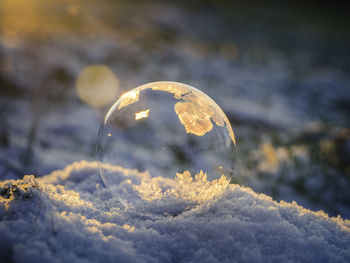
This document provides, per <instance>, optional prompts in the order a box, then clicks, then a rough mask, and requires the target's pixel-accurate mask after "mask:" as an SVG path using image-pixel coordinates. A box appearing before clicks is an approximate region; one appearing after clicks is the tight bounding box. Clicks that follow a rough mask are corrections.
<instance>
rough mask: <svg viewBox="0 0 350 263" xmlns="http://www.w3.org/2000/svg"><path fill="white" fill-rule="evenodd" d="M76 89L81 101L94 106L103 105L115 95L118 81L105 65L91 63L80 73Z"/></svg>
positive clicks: (111, 100) (112, 99)
mask: <svg viewBox="0 0 350 263" xmlns="http://www.w3.org/2000/svg"><path fill="white" fill-rule="evenodd" d="M76 89H77V93H78V96H79V98H80V99H81V100H82V101H84V102H85V103H87V104H89V105H91V106H94V107H103V106H106V105H108V104H110V103H111V102H113V101H114V100H115V98H116V97H117V95H118V93H119V81H118V78H117V77H116V75H115V74H114V73H113V72H112V70H110V69H109V68H108V67H107V66H104V65H93V66H88V67H86V68H84V69H83V71H82V72H81V73H80V75H79V77H78V80H77V83H76Z"/></svg>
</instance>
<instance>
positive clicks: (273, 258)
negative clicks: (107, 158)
mask: <svg viewBox="0 0 350 263" xmlns="http://www.w3.org/2000/svg"><path fill="white" fill-rule="evenodd" d="M109 169H111V170H113V169H114V170H116V171H118V172H120V174H121V176H122V179H123V180H122V183H121V185H120V188H119V189H113V190H116V191H119V192H120V194H122V195H123V196H124V197H125V199H126V200H127V201H128V203H129V204H132V205H130V206H129V207H127V208H125V207H123V206H122V204H121V203H120V202H119V200H118V198H117V197H114V196H113V195H111V193H110V192H109V190H108V189H106V188H105V187H104V186H103V183H102V181H101V179H100V178H99V176H98V172H97V166H96V163H95V162H86V161H81V162H78V163H73V164H72V165H69V166H67V167H66V168H65V169H63V170H58V171H54V172H53V173H51V174H49V175H46V176H44V177H43V178H41V179H38V178H34V177H33V176H25V177H24V178H23V179H22V180H16V181H14V180H7V181H2V182H0V262H5V261H8V262H10V261H11V260H12V261H14V262H348V260H349V258H350V246H349V244H350V221H349V220H343V219H341V218H340V217H337V218H330V217H328V215H327V214H325V213H324V212H322V211H319V212H312V211H310V210H307V209H304V208H302V207H300V206H298V205H297V204H296V203H295V202H293V203H287V202H280V203H277V202H275V201H273V200H272V199H271V198H270V197H268V196H266V195H263V194H257V193H255V192H253V191H252V190H251V189H249V188H244V187H241V186H238V185H228V184H226V182H223V181H215V182H208V181H206V177H205V174H203V173H202V174H199V175H197V176H195V177H194V179H193V178H192V176H191V175H190V174H188V173H184V174H179V175H178V176H177V178H176V179H174V180H173V179H169V178H167V179H165V178H151V177H149V176H147V174H145V173H139V172H137V171H136V170H126V169H123V168H121V167H109ZM214 189H216V190H214ZM214 192H215V193H216V194H213V193H214Z"/></svg>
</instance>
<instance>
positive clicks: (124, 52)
mask: <svg viewBox="0 0 350 263" xmlns="http://www.w3.org/2000/svg"><path fill="white" fill-rule="evenodd" d="M1 2H2V3H1V4H2V6H1V10H0V180H1V189H2V190H1V204H2V206H1V219H0V225H1V229H0V232H1V237H0V238H1V239H2V240H1V242H0V247H1V251H2V252H3V253H0V255H1V256H3V255H4V256H3V257H4V258H6V259H8V258H10V257H13V258H14V259H16V260H17V261H25V260H28V261H30V259H31V257H30V255H32V256H33V257H34V256H36V255H37V256H40V257H41V258H40V259H43V257H47V258H50V257H51V256H55V257H56V256H57V253H61V254H60V255H61V256H58V258H61V259H62V261H68V259H71V258H73V259H74V257H77V258H80V259H82V261H84V260H85V261H87V260H88V259H87V256H89V258H90V259H91V261H94V260H95V259H96V260H95V261H97V257H99V255H103V256H104V257H106V258H107V259H108V258H109V259H110V260H111V261H112V257H113V258H117V256H118V255H119V256H120V257H123V256H125V257H133V258H132V259H134V261H137V260H140V261H142V260H144V259H145V260H148V261H157V260H158V261H166V260H169V261H174V262H176V261H177V258H176V257H175V255H177V256H179V257H180V258H181V259H190V255H191V256H192V258H193V259H195V258H196V257H197V258H201V259H202V260H203V259H208V261H211V259H213V260H214V259H218V260H223V258H220V256H222V257H227V258H230V257H232V258H236V259H240V260H241V261H247V262H252V261H259V258H260V259H262V260H264V259H266V260H267V259H270V260H271V261H283V260H284V259H286V258H289V259H294V261H298V259H299V258H298V257H300V259H301V258H302V259H305V261H306V260H308V261H313V260H314V261H317V260H316V259H320V258H321V256H322V259H324V261H332V260H333V261H335V262H337V261H341V260H342V259H343V261H345V259H346V258H349V255H348V254H346V253H349V249H348V248H347V247H346V242H348V241H349V235H348V230H347V229H348V227H349V223H348V221H345V222H344V221H342V219H340V218H338V219H334V218H333V219H329V218H328V217H327V216H325V215H324V214H323V212H319V213H314V212H309V211H306V210H303V209H302V208H299V207H297V206H296V205H294V204H289V203H292V201H296V202H297V203H298V204H300V205H302V206H303V207H305V208H308V209H311V210H313V211H317V210H322V211H324V212H326V213H327V214H329V215H331V216H337V215H341V217H342V218H345V219H349V218H350V191H348V189H349V188H350V176H349V175H350V129H349V128H350V104H349V101H350V89H349V85H350V77H349V76H350V74H349V73H350V70H349V69H350V60H349V59H348V58H349V55H348V53H349V46H350V39H349V37H348V36H349V35H350V32H349V28H350V26H348V25H349V22H348V14H347V13H346V10H348V8H339V9H337V8H335V6H329V7H326V6H323V5H322V4H318V5H317V7H316V6H314V5H313V4H309V5H305V6H301V5H300V6H299V5H294V4H289V6H288V7H286V6H285V5H284V4H283V5H279V4H267V3H259V1H257V2H256V3H252V4H239V3H238V4H234V5H232V6H230V5H229V6H221V7H220V6H218V5H215V4H214V6H210V5H209V6H208V1H204V2H203V1H200V4H199V2H197V1H195V0H191V1H186V3H181V4H178V3H175V2H174V1H162V2H159V1H147V3H140V2H139V1H123V0H120V1H107V0H101V1H90V0H84V1H83V0H76V1H74V3H72V2H71V1H58V0H52V1H43V0H27V1H20V0H1ZM187 2H189V3H187ZM44 3H45V4H44ZM286 5H287V4H286ZM18 17H21V19H18ZM95 64H102V65H105V66H108V67H109V68H110V69H111V70H112V71H113V72H114V73H115V75H116V77H117V78H118V80H119V83H120V86H119V94H121V93H122V92H125V91H127V90H130V89H132V88H134V87H136V86H139V85H141V84H145V83H148V82H152V81H159V80H171V81H179V82H183V83H186V84H189V85H191V86H194V87H196V88H198V89H200V90H202V91H204V92H206V93H207V94H208V95H209V96H210V97H212V98H213V99H214V100H215V101H216V102H217V103H218V104H219V105H220V106H221V107H222V108H223V110H224V111H225V112H226V113H227V115H228V118H229V119H230V121H231V124H232V127H233V130H234V132H235V137H236V140H237V160H236V173H235V176H234V178H233V180H234V182H235V183H238V184H239V185H242V186H245V187H250V188H251V189H253V191H254V192H256V193H264V194H266V195H267V196H269V197H267V196H265V195H258V194H255V193H254V192H252V191H251V190H247V188H241V187H238V186H236V185H232V186H230V187H229V189H228V190H227V191H226V192H225V194H224V195H223V196H222V197H220V200H215V201H213V200H205V201H203V202H202V203H201V204H200V205H199V206H198V207H195V208H194V209H192V210H189V211H187V209H186V207H188V206H193V205H194V204H193V203H191V202H190V201H189V200H188V199H186V200H187V201H184V200H183V198H180V199H177V198H175V199H173V200H172V199H169V198H167V199H166V202H167V203H162V202H158V201H156V200H155V201H152V202H149V201H146V200H143V199H142V198H138V199H137V200H138V201H137V202H136V203H135V204H136V205H137V207H139V208H140V209H138V210H136V211H135V210H127V211H124V210H122V209H119V208H118V207H119V206H118V202H117V201H116V199H114V198H112V197H111V196H110V194H109V192H108V191H107V190H106V189H105V188H104V187H103V185H102V182H101V181H100V179H99V177H98V175H97V173H96V172H95V170H94V169H95V167H94V164H92V163H90V164H89V165H88V164H87V163H85V164H84V165H81V168H77V167H79V165H75V166H74V167H75V168H74V169H73V170H74V172H72V174H71V172H70V171H65V172H53V174H51V175H50V176H45V175H47V174H50V173H51V172H52V171H55V170H60V169H63V167H65V166H66V165H69V164H71V163H73V162H75V161H81V160H87V161H95V146H96V136H97V131H98V128H99V125H100V123H101V121H102V119H103V116H104V114H105V112H106V110H107V108H108V105H106V106H105V107H101V108H94V107H91V106H89V105H88V104H85V103H84V102H83V101H81V100H80V98H79V97H78V95H77V92H76V80H77V78H78V76H79V74H80V72H81V71H82V70H83V69H84V68H86V67H87V66H89V65H95ZM115 99H117V97H116V98H115ZM146 139H147V138H146ZM152 154H156V153H150V156H151V155H152ZM25 174H33V175H34V177H35V178H31V179H30V178H29V177H26V179H25V180H26V182H24V181H18V182H16V183H15V184H16V185H22V186H21V187H22V188H20V189H19V190H16V189H17V188H18V187H19V186H18V187H12V188H11V189H12V190H9V186H11V185H12V186H13V184H14V183H13V182H9V181H6V180H9V179H20V180H21V179H22V178H23V176H24V175H25ZM54 174H56V175H59V176H58V177H57V178H56V177H55V176H54ZM61 175H62V176H63V177H62V176H61ZM65 175H66V176H65ZM43 176H45V177H44V179H43V180H44V182H46V183H50V184H46V183H44V182H43V181H40V180H39V179H36V178H41V177H43ZM66 177H67V178H66ZM26 184H27V186H25V185H26ZM32 184H35V185H36V186H35V187H33V186H32ZM51 184H54V185H56V184H63V185H64V188H62V187H59V186H53V185H51ZM97 184H98V185H97ZM6 185H8V186H6ZM132 185H133V184H131V185H129V186H130V187H129V188H128V189H129V190H130V191H131V190H132V189H133V187H132ZM145 187H146V185H145ZM24 188H28V193H26V190H24ZM146 188H147V187H146ZM70 190H72V191H73V192H69V193H70V194H67V191H70ZM75 193H79V196H78V195H76V194H75ZM129 194H130V195H131V200H134V198H136V196H137V195H135V194H137V193H136V192H133V191H131V192H130V193H129ZM11 196H14V197H13V198H12V197H11ZM143 197H145V196H143ZM168 197H169V196H168ZM270 197H271V198H272V199H273V200H276V201H280V200H284V201H286V202H289V203H281V204H277V203H275V202H274V201H272V200H271V199H270ZM104 201H105V202H104ZM168 202H171V206H168V205H169V203H168ZM6 204H8V205H6ZM169 207H170V208H171V209H174V210H172V211H167V209H169ZM265 208H268V209H265ZM64 211H66V212H64ZM157 211H158V212H157ZM164 212H167V214H164ZM181 212H182V213H181ZM213 215H215V216H213ZM179 221H181V222H182V224H179ZM194 222H195V223H196V224H194ZM208 222H209V223H208ZM262 222H263V223H262ZM265 223H266V224H265ZM74 229H79V232H78V231H74ZM218 229H220V231H218ZM223 229H225V231H224V230H223ZM204 230H205V231H204ZM272 233H273V234H272ZM86 236H88V237H89V238H86ZM181 238H183V240H185V241H186V242H185V243H181V242H177V241H179V240H181ZM43 240H46V241H45V242H44V241H43ZM92 240H95V241H96V242H92ZM106 240H108V241H106ZM204 240H207V241H208V242H207V241H204ZM282 241H283V242H282ZM348 243H349V242H348ZM74 244H79V246H77V247H76V250H74V251H69V249H70V248H71V247H73V246H74ZM213 244H215V245H213ZM29 248H32V249H29ZM61 248H62V249H61ZM89 249H90V250H93V251H94V252H95V253H91V254H94V255H87V254H86V253H87V251H88V250H89ZM346 249H347V250H346ZM40 251H41V252H43V251H47V254H45V253H40ZM115 251H119V252H120V254H118V255H116V254H115V253H117V252H115ZM294 251H296V252H294ZM65 252H66V253H65ZM119 252H118V253H119ZM26 253H27V254H26ZM38 253H39V254H38ZM99 253H102V254H99ZM108 253H111V254H108ZM273 256H276V258H273ZM335 256H338V258H336V257H335ZM64 257H66V258H64ZM84 257H85V258H84ZM174 257H175V258H174ZM254 257H257V258H254ZM309 258H310V260H309ZM0 259H1V258H0ZM65 259H67V260H65ZM128 259H130V258H128ZM132 259H130V260H132ZM161 259H166V260H161ZM255 259H256V260H255ZM327 259H329V260H327ZM0 261H1V260H0ZM50 261H51V260H50ZM285 261H287V260H285Z"/></svg>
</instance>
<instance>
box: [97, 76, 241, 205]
mask: <svg viewBox="0 0 350 263" xmlns="http://www.w3.org/2000/svg"><path fill="white" fill-rule="evenodd" d="M235 146H236V142H235V136H234V133H233V130H232V127H231V125H230V123H229V121H228V119H227V117H226V115H225V113H224V112H223V111H222V109H221V108H220V107H219V106H218V105H217V104H216V103H215V102H214V101H213V100H212V99H211V98H210V97H209V96H207V95H206V94H205V93H203V92H201V91H199V90H198V89H196V88H193V87H191V86H188V85H185V84H182V83H177V82H154V83H149V84H146V85H143V86H140V87H138V88H135V89H133V90H131V91H129V92H127V93H125V94H124V95H122V96H121V97H120V98H119V99H118V101H117V102H116V103H115V104H114V105H113V106H112V107H111V108H110V110H109V111H108V112H107V114H106V116H105V118H104V121H103V123H102V124H101V127H100V130H99V134H98V138H97V158H98V165H99V170H100V174H101V177H102V179H103V181H104V183H105V185H106V186H107V187H109V188H110V189H111V191H112V193H113V194H116V195H118V197H121V196H120V195H121V193H120V191H118V193H117V191H114V188H119V189H120V184H121V183H122V182H124V181H125V172H124V173H123V174H122V173H119V172H118V169H106V168H105V167H106V166H111V165H112V166H116V167H121V168H123V169H129V170H130V169H131V170H133V169H136V170H138V171H139V172H145V174H147V177H149V176H150V177H151V178H156V177H162V178H170V179H175V178H179V177H181V176H182V177H183V176H184V175H185V176H186V177H189V176H190V177H192V178H193V179H195V178H196V177H195V176H196V175H197V174H206V178H205V179H206V180H208V181H211V182H212V181H213V180H218V181H219V180H220V179H221V180H223V179H225V180H227V181H229V180H230V179H231V177H232V175H233V168H234V154H235ZM124 171H125V170H124ZM134 183H135V182H134ZM136 183H138V184H141V181H139V182H136ZM121 198H122V197H121Z"/></svg>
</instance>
